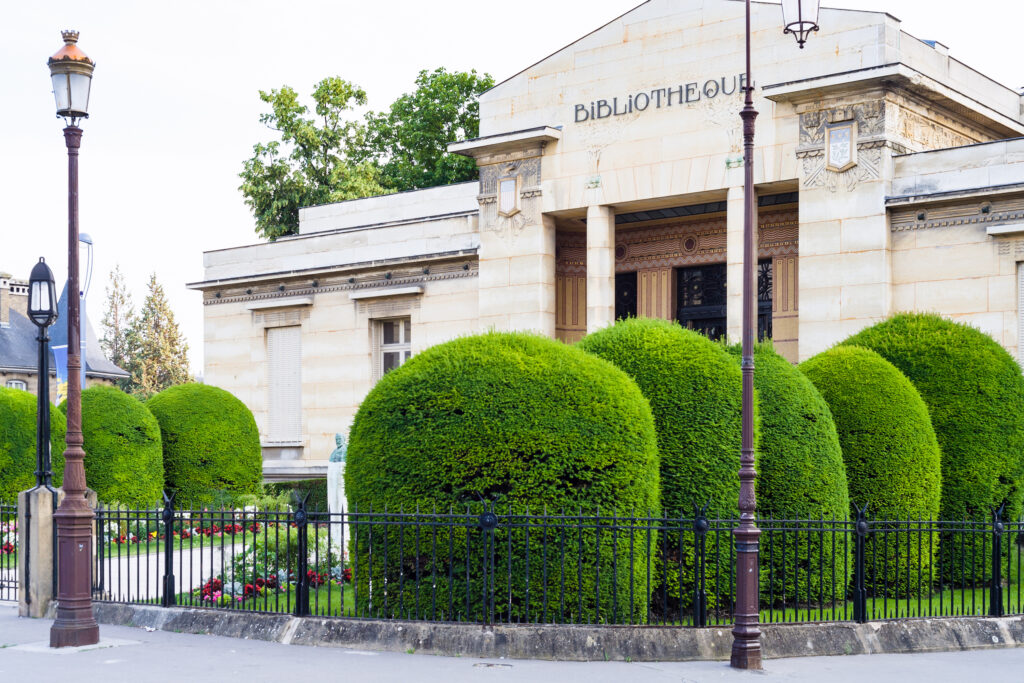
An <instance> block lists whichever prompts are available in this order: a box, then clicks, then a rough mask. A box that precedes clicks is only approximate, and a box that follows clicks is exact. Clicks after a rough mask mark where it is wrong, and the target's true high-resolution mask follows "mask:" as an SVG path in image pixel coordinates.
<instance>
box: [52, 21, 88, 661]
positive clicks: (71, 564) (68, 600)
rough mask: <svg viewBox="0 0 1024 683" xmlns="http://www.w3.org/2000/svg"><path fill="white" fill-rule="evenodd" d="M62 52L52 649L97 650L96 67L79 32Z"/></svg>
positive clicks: (57, 65) (55, 61)
mask: <svg viewBox="0 0 1024 683" xmlns="http://www.w3.org/2000/svg"><path fill="white" fill-rule="evenodd" d="M61 37H62V38H63V39H64V47H62V48H61V49H60V50H59V51H58V52H57V53H56V54H55V55H53V56H52V57H50V59H49V61H48V62H47V66H49V67H50V77H51V78H52V79H53V95H54V98H55V99H56V102H57V116H60V117H63V118H64V120H65V121H66V122H67V124H68V125H67V127H65V128H64V141H65V143H66V144H67V148H68V320H67V326H68V399H67V401H68V402H67V421H68V427H67V450H65V451H64V500H63V501H61V504H60V507H59V508H58V509H57V512H56V513H54V518H55V519H56V522H57V562H58V589H57V619H56V620H55V621H54V622H53V626H52V627H51V628H50V647H68V646H81V645H94V644H95V643H97V642H99V639H100V629H99V626H98V625H97V623H96V619H95V617H94V616H93V612H92V596H91V593H90V590H91V583H92V580H91V579H92V521H93V512H92V509H91V508H90V507H89V503H88V502H87V501H86V500H85V462H84V461H85V451H84V450H82V442H83V441H82V376H81V368H82V355H81V345H80V339H79V337H80V330H79V326H78V321H79V308H80V305H79V304H80V299H79V297H78V296H77V294H78V291H79V286H78V149H79V147H80V146H81V143H82V129H81V128H79V127H78V125H77V123H78V121H79V119H84V118H88V116H89V89H90V87H91V85H92V73H93V69H95V68H96V63H95V62H93V61H92V60H91V59H89V58H88V57H87V56H86V55H85V53H84V52H82V50H81V49H79V47H78V45H77V44H76V43H77V42H78V32H77V31H62V32H61Z"/></svg>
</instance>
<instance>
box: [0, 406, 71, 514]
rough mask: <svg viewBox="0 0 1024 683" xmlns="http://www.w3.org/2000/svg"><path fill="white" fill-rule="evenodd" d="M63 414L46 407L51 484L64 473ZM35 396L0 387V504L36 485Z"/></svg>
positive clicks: (14, 498) (55, 483)
mask: <svg viewBox="0 0 1024 683" xmlns="http://www.w3.org/2000/svg"><path fill="white" fill-rule="evenodd" d="M65 428H66V425H65V421H64V415H63V414H61V412H60V411H59V410H57V409H56V408H55V407H53V406H51V407H50V461H51V463H52V468H51V469H52V470H53V485H54V486H60V482H61V475H62V474H63V472H64V448H65V444H64V430H65ZM35 472H36V397H35V396H33V395H32V394H30V393H29V392H27V391H22V390H21V389H8V388H6V387H0V501H2V502H10V503H13V502H14V501H16V500H17V499H18V494H19V493H20V492H21V491H25V490H26V489H30V488H32V487H33V486H35V485H36V474H35Z"/></svg>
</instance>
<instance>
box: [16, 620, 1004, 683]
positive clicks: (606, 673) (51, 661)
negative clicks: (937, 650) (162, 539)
mask: <svg viewBox="0 0 1024 683" xmlns="http://www.w3.org/2000/svg"><path fill="white" fill-rule="evenodd" d="M50 624H51V622H50V621H46V620H32V619H19V618H18V616H17V608H16V607H12V606H10V603H0V680H2V681H31V682H32V683H47V682H48V681H58V680H69V679H73V680H74V681H75V682H76V683H89V682H91V681H97V682H102V683H114V682H117V681H132V682H135V681H138V682H140V683H148V682H150V681H154V682H161V681H216V682H218V683H223V682H227V681H246V682H249V681H273V682H275V683H280V682H281V681H294V680H327V681H375V682H376V681H381V682H382V683H390V682H392V681H394V682H395V683H399V682H402V683H405V682H407V681H416V683H434V682H436V683H461V682H463V681H473V682H474V683H477V682H481V681H482V682H484V683H489V682H490V681H500V682H501V683H507V682H511V681H530V682H531V683H532V682H535V681H537V682H540V681H555V682H557V683H602V682H604V681H628V682H630V683H632V682H634V681H635V682H638V683H646V682H648V681H650V682H655V681H659V682H660V681H676V682H677V683H678V682H679V681H683V682H684V683H703V682H704V681H724V682H726V683H728V682H730V681H766V680H771V681H780V682H781V681H815V682H819V681H822V682H824V681H827V682H829V683H832V682H833V681H835V682H837V683H842V682H843V681H849V682H850V683H863V682H864V681H871V683H884V682H886V681H899V682H900V683H911V682H913V681H928V682H929V683H940V682H942V681H965V680H974V679H976V678H977V677H978V676H979V675H980V672H984V677H985V678H986V679H988V680H998V681H1012V680H1019V679H1020V677H1021V672H1022V671H1024V649H1018V650H985V651H974V652H955V653H941V654H919V655H868V656H860V657H808V658H801V659H776V660H770V661H768V662H767V663H766V670H765V672H763V673H759V674H758V673H748V672H741V671H733V670H732V669H730V668H729V667H728V666H727V665H726V664H725V663H724V662H678V663H677V662H667V663H658V664H651V663H643V664H639V663H625V662H587V663H581V662H547V661H536V660H483V659H472V658H467V657H432V656H426V655H416V654H392V653H377V652H362V651H357V650H344V649H338V648H329V647H323V648H320V647H297V646H289V645H280V644H277V643H266V642H257V641H251V640H237V639H233V638H221V637H218V636H197V635H190V634H181V633H167V632H162V631H153V632H149V631H145V630H143V629H138V628H130V627H124V626H101V627H100V633H101V637H102V638H103V639H105V640H107V639H116V640H119V641H132V643H131V644H122V645H118V646H117V647H109V648H99V649H93V650H88V651H84V652H70V653H67V652H62V651H53V650H49V649H48V648H39V649H36V650H24V649H19V648H18V647H16V646H21V645H26V644H32V643H40V642H44V641H47V639H48V637H49V628H50Z"/></svg>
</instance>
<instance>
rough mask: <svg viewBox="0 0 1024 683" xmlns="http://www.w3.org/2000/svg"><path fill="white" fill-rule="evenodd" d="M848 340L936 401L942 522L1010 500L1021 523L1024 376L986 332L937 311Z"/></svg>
mask: <svg viewBox="0 0 1024 683" xmlns="http://www.w3.org/2000/svg"><path fill="white" fill-rule="evenodd" d="M844 344H856V345H859V346H864V347H867V348H870V349H873V350H874V351H876V352H878V353H879V354H880V355H881V356H882V357H883V358H885V359H886V360H888V361H889V362H890V363H892V364H893V365H895V366H896V367H897V368H899V369H900V370H901V371H902V372H903V373H904V374H905V375H906V376H907V377H909V378H910V381H911V382H913V383H914V386H915V387H917V390H918V391H919V392H921V396H922V398H924V401H925V403H926V404H927V405H928V411H929V413H930V414H931V419H932V424H933V425H934V427H935V435H936V436H937V437H938V440H939V446H940V447H941V449H942V505H941V508H940V514H941V516H942V519H946V520H960V519H963V518H965V517H971V518H979V519H987V515H989V514H990V511H991V509H992V508H994V507H998V506H1000V505H1003V504H1005V505H1006V511H1005V516H1004V518H1005V519H1010V520H1016V519H1018V518H1019V516H1020V515H1021V512H1022V499H1024V377H1022V376H1021V369H1020V366H1019V365H1018V364H1017V362H1016V361H1015V360H1014V359H1013V357H1012V356H1010V354H1009V353H1007V352H1006V351H1005V350H1004V349H1003V347H1002V346H1000V345H999V344H998V343H997V342H996V341H995V340H994V339H992V338H991V337H989V336H988V335H986V334H984V333H983V332H981V331H979V330H976V329H974V328H973V327H969V326H967V325H962V324H960V323H955V322H952V321H950V320H945V319H943V318H941V317H939V316H937V315H926V314H901V315H897V316H894V317H893V318H891V319H889V320H887V321H885V322H882V323H879V324H877V325H875V326H874V327H869V328H867V329H865V330H862V331H861V332H859V333H858V334H856V335H854V336H852V337H850V338H849V339H847V340H846V341H845V342H844Z"/></svg>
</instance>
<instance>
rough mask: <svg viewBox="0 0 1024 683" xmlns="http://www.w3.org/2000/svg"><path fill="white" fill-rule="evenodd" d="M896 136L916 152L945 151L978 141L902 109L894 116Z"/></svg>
mask: <svg viewBox="0 0 1024 683" xmlns="http://www.w3.org/2000/svg"><path fill="white" fill-rule="evenodd" d="M895 128H896V131H895V132H896V135H898V136H899V137H901V138H903V139H904V140H906V141H907V142H908V143H909V144H910V146H911V148H913V149H916V150H925V149H945V148H947V147H962V146H963V145H970V144H973V143H975V142H979V140H977V139H975V138H972V137H969V136H967V135H964V134H963V133H958V132H957V131H955V130H953V129H951V128H949V127H947V126H944V125H942V124H941V123H939V122H937V121H933V120H930V119H926V118H925V117H923V116H921V115H920V114H917V113H915V112H912V111H909V110H907V109H904V108H902V107H900V108H899V110H898V113H897V115H896V127H895Z"/></svg>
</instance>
